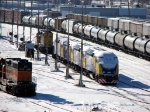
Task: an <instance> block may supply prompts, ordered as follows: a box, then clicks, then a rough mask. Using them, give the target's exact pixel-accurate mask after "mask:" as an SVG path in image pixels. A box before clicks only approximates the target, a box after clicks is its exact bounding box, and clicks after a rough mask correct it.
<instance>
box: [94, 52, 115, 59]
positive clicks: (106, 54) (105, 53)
mask: <svg viewBox="0 0 150 112" xmlns="http://www.w3.org/2000/svg"><path fill="white" fill-rule="evenodd" d="M94 55H95V56H96V57H114V58H116V57H117V56H116V55H115V54H114V53H113V52H109V51H99V52H97V53H95V54H94Z"/></svg>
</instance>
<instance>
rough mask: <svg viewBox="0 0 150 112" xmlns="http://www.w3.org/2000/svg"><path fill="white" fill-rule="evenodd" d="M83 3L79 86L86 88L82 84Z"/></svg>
mask: <svg viewBox="0 0 150 112" xmlns="http://www.w3.org/2000/svg"><path fill="white" fill-rule="evenodd" d="M81 2H82V35H81V36H82V37H81V72H80V80H79V86H81V87H83V86H85V85H84V84H83V82H82V75H83V58H82V57H83V3H84V0H82V1H81Z"/></svg>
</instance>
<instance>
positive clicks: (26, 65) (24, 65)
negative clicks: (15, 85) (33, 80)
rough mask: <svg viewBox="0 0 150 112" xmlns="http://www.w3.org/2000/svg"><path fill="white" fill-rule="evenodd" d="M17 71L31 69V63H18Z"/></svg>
mask: <svg viewBox="0 0 150 112" xmlns="http://www.w3.org/2000/svg"><path fill="white" fill-rule="evenodd" d="M18 71H32V63H18Z"/></svg>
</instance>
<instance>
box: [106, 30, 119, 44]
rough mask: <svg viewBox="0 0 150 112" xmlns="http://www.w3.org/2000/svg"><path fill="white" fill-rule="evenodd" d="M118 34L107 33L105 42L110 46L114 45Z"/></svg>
mask: <svg viewBox="0 0 150 112" xmlns="http://www.w3.org/2000/svg"><path fill="white" fill-rule="evenodd" d="M118 33H119V32H114V31H109V32H108V33H107V34H106V40H107V41H108V42H110V43H112V44H114V43H115V36H116V35H117V34H118Z"/></svg>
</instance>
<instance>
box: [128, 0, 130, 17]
mask: <svg viewBox="0 0 150 112" xmlns="http://www.w3.org/2000/svg"><path fill="white" fill-rule="evenodd" d="M129 5H130V3H129V0H128V14H129V17H130V6H129Z"/></svg>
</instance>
